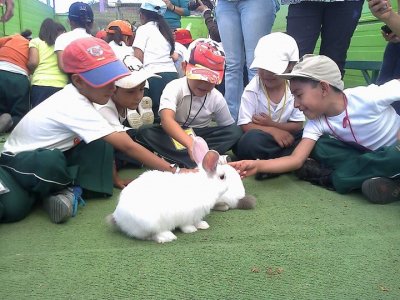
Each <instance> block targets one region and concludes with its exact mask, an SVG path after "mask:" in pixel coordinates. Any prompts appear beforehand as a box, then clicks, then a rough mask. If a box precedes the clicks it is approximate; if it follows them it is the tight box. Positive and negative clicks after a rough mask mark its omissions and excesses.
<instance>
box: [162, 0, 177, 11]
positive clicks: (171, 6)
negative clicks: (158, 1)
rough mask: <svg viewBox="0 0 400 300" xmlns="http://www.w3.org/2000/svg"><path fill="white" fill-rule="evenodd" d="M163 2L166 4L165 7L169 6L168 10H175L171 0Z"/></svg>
mask: <svg viewBox="0 0 400 300" xmlns="http://www.w3.org/2000/svg"><path fill="white" fill-rule="evenodd" d="M162 1H163V2H164V3H165V5H166V6H167V8H168V9H169V10H173V9H174V5H173V4H172V3H171V1H170V0H162Z"/></svg>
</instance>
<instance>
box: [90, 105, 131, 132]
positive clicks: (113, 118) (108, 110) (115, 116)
mask: <svg viewBox="0 0 400 300" xmlns="http://www.w3.org/2000/svg"><path fill="white" fill-rule="evenodd" d="M93 105H94V107H95V108H96V109H97V111H98V112H99V113H100V114H101V115H102V116H103V118H104V119H106V120H107V121H108V123H109V124H110V125H111V126H112V127H113V128H114V129H115V131H125V130H128V129H131V128H130V127H126V126H124V125H122V123H123V122H124V121H125V120H126V115H125V116H121V115H120V114H119V113H118V109H117V107H116V106H115V103H114V101H112V100H111V99H110V100H108V102H107V103H106V104H104V105H100V104H97V103H93Z"/></svg>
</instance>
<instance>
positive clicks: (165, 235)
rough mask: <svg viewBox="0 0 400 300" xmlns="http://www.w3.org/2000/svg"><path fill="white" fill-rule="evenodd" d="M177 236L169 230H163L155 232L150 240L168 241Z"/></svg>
mask: <svg viewBox="0 0 400 300" xmlns="http://www.w3.org/2000/svg"><path fill="white" fill-rule="evenodd" d="M176 239H177V237H176V235H175V234H173V233H172V232H171V231H164V232H160V233H157V234H156V235H154V236H153V237H152V240H154V241H156V242H157V243H161V244H162V243H168V242H172V241H174V240H176Z"/></svg>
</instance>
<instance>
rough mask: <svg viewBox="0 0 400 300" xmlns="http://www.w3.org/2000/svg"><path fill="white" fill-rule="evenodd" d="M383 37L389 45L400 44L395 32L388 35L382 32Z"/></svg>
mask: <svg viewBox="0 0 400 300" xmlns="http://www.w3.org/2000/svg"><path fill="white" fill-rule="evenodd" d="M382 36H383V38H384V39H385V40H386V41H387V42H389V43H399V42H400V38H399V37H398V36H397V35H396V34H394V33H393V32H392V33H389V34H387V33H385V32H383V31H382Z"/></svg>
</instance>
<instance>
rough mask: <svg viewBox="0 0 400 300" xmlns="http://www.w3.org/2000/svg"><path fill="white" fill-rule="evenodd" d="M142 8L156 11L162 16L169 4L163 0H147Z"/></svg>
mask: <svg viewBox="0 0 400 300" xmlns="http://www.w3.org/2000/svg"><path fill="white" fill-rule="evenodd" d="M140 8H141V9H145V10H149V11H153V12H156V13H157V14H159V15H161V16H163V15H164V14H165V12H166V11H167V5H166V4H165V3H164V1H162V0H145V1H144V2H143V3H142V5H141V6H140Z"/></svg>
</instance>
